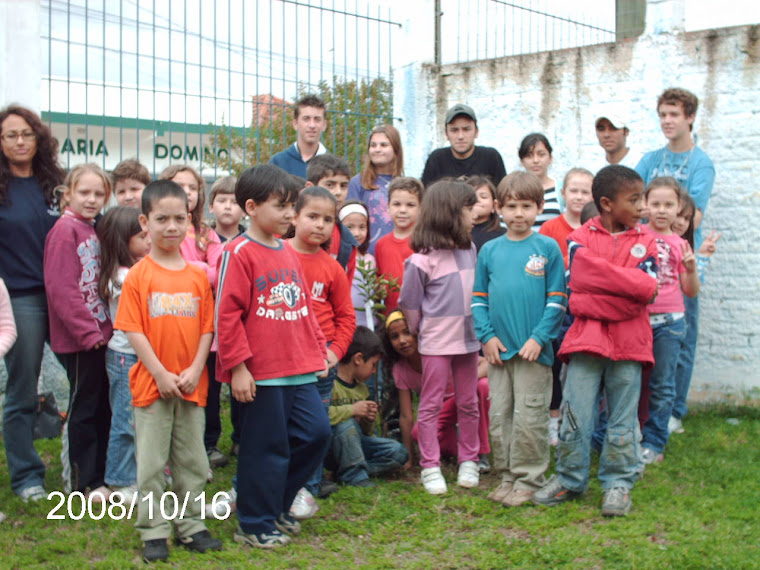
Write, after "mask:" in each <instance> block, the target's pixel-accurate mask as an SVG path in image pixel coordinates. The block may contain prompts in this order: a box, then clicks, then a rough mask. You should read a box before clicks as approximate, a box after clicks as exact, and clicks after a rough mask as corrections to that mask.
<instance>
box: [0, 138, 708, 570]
mask: <svg viewBox="0 0 760 570" xmlns="http://www.w3.org/2000/svg"><path fill="white" fill-rule="evenodd" d="M398 139H399V137H398V132H397V131H396V130H395V129H394V128H393V127H390V126H383V127H378V128H377V129H375V130H374V131H373V132H372V134H371V137H370V142H369V155H368V163H367V165H365V170H364V171H363V172H362V173H361V176H360V177H359V175H357V178H355V179H354V180H351V172H350V170H349V167H348V165H347V164H346V162H345V161H344V160H342V159H340V158H338V157H335V156H332V155H329V154H321V155H318V156H316V157H314V158H313V159H311V160H310V161H309V163H308V168H307V177H306V180H304V179H299V178H298V177H295V176H293V175H290V174H287V173H286V172H285V171H283V170H281V169H280V168H279V167H277V166H274V165H259V166H256V167H253V168H251V169H249V170H247V171H245V172H244V173H243V174H242V175H241V176H240V178H239V179H235V178H233V177H226V178H222V179H220V180H218V181H217V182H216V183H215V184H214V185H213V186H212V188H211V192H210V194H209V211H210V212H211V214H212V215H213V216H214V218H215V222H216V223H215V226H214V227H213V228H212V227H211V226H209V225H207V224H206V223H205V222H204V209H205V201H206V191H205V181H204V179H203V178H202V177H201V176H200V175H199V174H198V173H197V172H196V171H195V170H194V169H192V168H191V167H189V166H184V165H182V166H170V167H168V168H167V169H165V170H164V172H162V173H161V175H160V176H159V180H157V181H151V178H150V175H149V174H148V172H147V170H146V169H145V168H144V167H142V166H141V165H140V164H139V163H137V162H136V161H125V162H124V163H121V164H120V165H119V166H118V167H117V168H116V169H115V170H114V171H113V172H112V174H111V175H110V176H109V175H108V174H106V173H105V172H103V171H102V170H101V169H100V168H99V167H97V166H96V165H93V164H86V165H81V166H77V167H75V168H74V169H72V171H71V172H70V173H69V174H68V176H67V178H66V181H65V183H64V186H63V187H62V188H61V189H60V203H61V204H62V206H63V207H62V210H63V215H62V216H61V218H60V220H59V221H58V222H57V223H56V224H55V226H54V227H53V229H52V230H51V231H50V233H49V234H48V238H47V241H46V244H45V262H44V271H45V282H46V291H47V297H48V303H49V306H50V344H51V348H52V350H53V351H54V352H55V354H56V356H57V357H58V359H59V360H60V362H61V364H62V365H63V366H64V368H65V369H66V373H67V376H68V378H69V381H70V386H71V388H70V404H69V410H68V417H67V421H66V423H65V433H64V437H63V449H62V462H63V467H64V469H63V473H64V486H65V488H66V489H67V491H81V492H83V493H89V494H90V495H92V497H93V500H107V499H108V498H109V495H110V494H111V493H113V492H115V491H119V492H120V493H122V494H123V495H125V496H127V497H130V498H131V496H133V495H134V494H135V493H137V492H138V490H139V493H140V496H141V497H144V496H147V495H148V494H150V493H152V494H153V495H154V496H155V497H157V498H158V497H160V496H161V494H162V493H163V492H164V491H165V489H166V487H167V480H169V478H170V480H171V485H172V490H173V491H174V492H175V493H176V494H177V495H178V496H180V497H182V496H184V495H185V494H187V495H188V496H189V497H191V498H192V497H196V496H198V495H199V494H200V493H201V492H202V491H203V488H204V486H205V484H206V482H207V480H209V478H210V477H211V475H212V472H211V469H210V468H211V467H212V466H213V467H220V466H223V465H224V464H226V462H227V457H226V456H224V455H223V454H222V453H221V452H220V451H219V449H218V447H217V444H218V440H219V437H220V435H221V422H220V416H219V401H220V388H221V385H222V384H223V383H228V384H230V390H231V394H232V400H231V402H232V404H231V411H232V413H231V416H232V424H233V434H232V439H233V451H234V453H235V454H237V456H238V470H237V476H236V477H235V482H234V484H235V487H234V489H233V490H231V492H230V494H231V495H233V500H234V507H235V508H236V510H237V516H238V520H239V527H238V529H237V531H236V533H235V535H234V539H235V540H236V541H238V542H241V543H244V544H248V545H251V546H254V547H260V548H274V547H277V546H281V545H285V544H287V543H288V542H290V540H291V537H292V536H294V535H297V534H298V533H299V532H300V523H299V520H303V519H305V518H309V517H310V516H313V515H314V514H315V512H316V510H317V508H318V507H317V503H316V500H315V497H317V498H319V497H324V496H327V495H328V494H329V493H331V492H333V491H334V490H335V489H336V486H335V482H341V483H344V484H348V485H354V486H358V487H371V486H374V483H373V482H372V480H371V478H372V477H375V476H377V475H380V474H382V473H387V472H390V471H393V470H396V469H403V468H406V469H409V468H411V467H412V465H413V463H414V459H415V455H416V454H415V447H414V445H413V441H415V440H416V441H417V443H418V446H419V464H420V466H421V468H422V471H421V480H422V484H423V486H424V488H425V490H426V491H427V492H429V493H431V494H441V493H445V492H447V483H446V480H445V478H444V476H443V473H442V471H441V458H442V455H444V456H446V455H449V456H455V457H456V460H457V462H458V465H459V467H458V474H457V484H458V485H459V486H461V487H465V488H470V487H475V486H477V485H478V484H479V474H480V473H481V472H484V471H488V470H489V469H490V468H491V465H490V464H489V460H488V455H489V454H490V453H491V452H492V453H493V455H492V461H493V468H494V469H495V470H496V471H497V472H498V473H499V475H500V482H499V485H498V486H497V487H496V488H495V489H493V490H492V492H491V493H490V494H489V495H488V498H489V499H491V500H493V501H496V502H498V503H501V504H503V505H505V506H517V505H521V504H523V503H526V502H528V501H532V502H533V503H536V504H542V505H555V504H558V503H560V502H563V501H565V500H568V499H571V498H573V497H575V496H577V495H579V494H580V493H582V492H583V491H585V489H586V488H587V486H588V477H589V474H588V471H589V463H590V450H591V444H590V442H591V441H592V434H593V432H594V431H595V430H596V431H597V433H598V434H599V433H600V434H601V435H600V437H599V439H600V440H601V445H600V450H601V459H600V467H599V478H600V479H601V481H602V486H603V488H604V491H605V497H604V501H603V506H602V513H603V514H605V515H610V516H612V515H624V514H626V513H627V512H628V510H629V509H630V505H631V502H630V489H631V488H632V487H633V484H634V480H635V479H636V477H637V474H640V473H641V472H642V469H643V465H645V464H650V463H653V462H655V461H658V460H662V453H663V450H664V447H665V445H666V443H667V440H668V435H669V431H672V430H669V429H668V428H669V426H668V424H669V421H670V419H671V415H672V409H673V404H674V398H675V395H674V392H675V381H674V375H675V367H676V361H675V359H674V358H673V357H672V355H673V354H676V353H677V352H678V344H679V342H680V339H681V337H682V336H683V335H684V325H683V322H684V320H683V315H684V311H685V307H684V301H683V297H682V293H683V294H685V295H686V296H688V297H693V296H695V295H696V294H697V293H698V291H699V277H698V273H697V272H698V260H697V257H696V256H695V254H694V252H693V251H692V248H693V243H691V239H692V235H693V229H694V216H695V212H696V208H695V206H694V203H693V201H690V198H689V196H688V194H686V193H684V192H683V190H682V189H681V188H680V187H679V185H678V183H677V182H676V181H675V180H674V179H672V178H669V177H661V178H656V179H654V180H652V181H651V182H650V183H649V185H648V187H647V188H646V189H645V188H644V184H643V182H642V180H641V178H640V177H639V175H638V174H636V172H635V171H633V170H630V169H628V168H625V167H621V166H609V167H606V168H604V169H602V170H601V171H600V172H599V173H598V174H597V175H596V176H594V175H593V174H592V173H591V172H589V171H587V170H584V169H579V168H575V169H572V170H571V171H570V172H568V174H567V176H566V177H565V180H564V184H563V186H562V191H561V196H562V199H563V202H564V206H565V207H564V211H562V212H561V213H560V208H559V200H557V206H556V208H554V207H553V206H552V207H549V205H548V204H547V192H548V191H551V192H554V186H555V185H554V181H553V180H551V179H549V180H544V179H542V176H539V175H537V174H541V173H543V175H544V176H543V178H545V174H546V169H545V168H543V166H541V165H544V166H545V163H546V160H547V159H546V156H544V155H545V154H546V151H548V154H549V160H550V154H551V147H550V146H549V143H548V141H547V140H545V138H543V139H542V138H540V137H537V138H535V140H532V141H528V142H527V143H526V145H527V146H526V148H525V157H526V161H530V160H532V161H534V163H535V164H536V165H538V166H536V168H529V167H527V166H526V168H528V170H530V171H529V172H514V173H512V174H510V175H508V176H506V177H505V178H504V179H503V180H501V181H499V183H498V185H494V183H493V182H492V181H491V180H489V179H488V178H486V177H472V178H470V179H468V180H466V181H460V180H452V179H444V180H441V181H438V182H435V183H433V184H431V185H430V186H429V187H428V188H424V187H423V185H422V183H421V182H420V181H419V180H417V179H414V178H410V177H404V176H400V174H401V172H400V169H399V168H398V165H399V164H400V163H399V159H400V156H399V155H400V143H399V142H398ZM521 153H523V149H521ZM542 153H543V154H542ZM521 158H522V154H521ZM542 168H543V170H542ZM533 171H535V172H533ZM356 180H359V182H355V181H356ZM367 188H369V190H368V189H367ZM378 190H380V191H378ZM112 191H113V193H114V195H115V197H116V200H117V202H118V204H119V205H118V206H115V207H112V208H110V209H108V210H107V211H106V213H105V214H104V215H102V216H101V212H102V211H103V209H104V208H105V207H106V206H107V205H108V202H109V198H110V195H111V192H112ZM347 198H348V200H347ZM594 208H595V209H596V212H595V213H593V214H589V210H590V209H594ZM645 208H646V211H645ZM549 213H550V214H551V215H548V216H547V215H546V214H549ZM542 214H543V217H542ZM244 216H247V218H248V225H247V227H246V226H244V225H241V220H242V219H243V217H244ZM642 218H648V220H649V221H648V223H647V224H646V225H641V224H640V220H641V219H642ZM537 222H539V224H537ZM539 227H540V231H535V230H536V229H537V228H539ZM709 241H710V240H708V242H709ZM710 243H713V244H714V241H712V242H710ZM712 251H714V246H713V248H712V250H709V248H708V249H707V250H705V251H703V253H704V254H705V255H709V254H711V253H712ZM357 260H359V263H358V265H359V267H360V269H359V270H357ZM372 267H376V269H377V273H378V274H380V275H383V276H385V277H387V278H395V279H396V280H397V281H398V283H399V285H400V286H399V287H398V288H397V289H393V288H391V289H389V290H388V291H386V292H385V295H384V296H385V298H384V305H385V308H384V310H383V311H382V312H381V313H380V314H379V313H378V312H377V311H375V306H374V300H373V299H371V298H369V297H368V295H367V291H368V290H369V289H368V287H367V286H366V285H367V283H366V281H367V279H368V277H367V275H368V272H367V271H366V269H367V268H372ZM2 293H3V291H2V290H1V289H0V317H2V316H3V313H2V307H3V302H4V299H3V297H4V295H3V294H2ZM568 307H569V309H570V311H569V312H568V311H567V309H568ZM571 315H572V316H571ZM2 320H3V319H2V318H0V321H2ZM0 325H2V322H0ZM3 330H6V329H3ZM375 330H378V332H377V333H376V332H374V331H375ZM0 337H2V338H0V341H9V340H10V342H12V340H11V332H10V328H7V332H3V333H2V334H1V335H0ZM0 350H1V347H0ZM381 358H382V359H383V362H384V363H385V366H384V367H383V368H382V371H380V370H378V363H379V361H380V360H381ZM381 372H383V373H381ZM642 373H643V377H642ZM563 376H566V379H565V381H564V388H563V384H562V382H561V378H562V377H563ZM368 384H370V385H371V388H373V390H372V391H371V390H370V387H369V386H368ZM388 387H392V388H393V389H394V390H395V391H396V392H397V396H398V403H399V406H398V407H399V410H400V417H399V426H400V441H396V440H395V439H390V438H382V437H377V434H376V431H377V429H376V426H377V422H378V419H379V413H380V406H379V404H378V399H379V398H378V397H377V396H376V395H374V394H372V392H376V393H379V392H382V391H383V390H387V389H388ZM415 394H417V395H418V401H419V403H418V411H417V422H416V425H415V421H414V407H413V402H414V399H415ZM560 402H562V407H561V416H562V417H561V424H560V405H559V404H560ZM605 421H606V427H605V424H604V422H605ZM671 427H672V426H671ZM489 434H490V441H489ZM550 444H551V445H558V451H557V474H556V475H555V476H553V477H552V478H551V479H549V480H548V481H547V480H546V479H545V472H546V470H547V468H548V465H549V449H550ZM324 467H327V469H328V470H329V471H332V472H333V474H334V477H333V479H334V480H333V481H330V480H328V479H327V478H325V476H324ZM137 511H138V520H137V527H138V530H139V531H140V534H141V537H142V540H143V541H144V547H143V557H144V558H145V560H147V561H155V560H165V559H167V558H168V556H169V550H168V538H169V537H170V535H171V533H172V528H171V523H170V521H168V520H165V519H163V518H162V517H161V516H159V514H158V513H157V512H153V513H152V515H151V513H150V512H149V509H148V505H147V504H146V503H144V502H143V501H140V502H138V508H137ZM174 533H175V536H176V540H177V542H178V544H181V545H184V546H185V547H188V548H190V549H193V550H195V551H198V552H205V551H207V550H218V549H220V548H221V547H222V543H221V541H220V540H218V539H216V538H214V537H212V536H211V534H210V533H209V532H208V530H207V529H206V527H205V523H204V521H203V516H202V512H201V504H200V503H199V502H197V501H193V500H190V501H189V502H188V508H187V511H186V513H185V516H184V517H183V518H182V519H180V520H177V521H175V530H174Z"/></svg>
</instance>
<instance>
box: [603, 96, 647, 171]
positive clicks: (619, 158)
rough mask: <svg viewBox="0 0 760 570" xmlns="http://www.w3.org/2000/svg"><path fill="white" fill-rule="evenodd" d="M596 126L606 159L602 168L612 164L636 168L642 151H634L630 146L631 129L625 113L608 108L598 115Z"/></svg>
mask: <svg viewBox="0 0 760 570" xmlns="http://www.w3.org/2000/svg"><path fill="white" fill-rule="evenodd" d="M595 126H596V138H598V139H599V146H601V147H602V148H603V149H604V154H605V159H606V163H605V164H602V165H601V166H600V168H601V167H603V166H609V165H610V164H620V165H621V166H627V167H628V168H635V167H636V165H637V164H638V162H639V159H641V153H640V152H633V151H631V149H630V148H629V147H628V133H629V130H628V120H627V119H626V118H625V115H624V114H623V113H622V112H620V111H619V110H617V109H609V110H606V111H604V112H603V113H602V114H600V115H598V116H597V119H596V123H595Z"/></svg>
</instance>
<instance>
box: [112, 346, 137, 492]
mask: <svg viewBox="0 0 760 570" xmlns="http://www.w3.org/2000/svg"><path fill="white" fill-rule="evenodd" d="M136 363H137V356H136V355H134V354H128V353H125V352H116V351H115V350H111V349H110V348H109V349H106V372H107V373H108V383H109V384H110V386H111V387H110V390H109V392H108V400H109V402H110V403H111V431H110V433H109V436H108V454H107V455H106V483H107V484H108V485H115V486H116V487H126V486H128V485H136V484H137V463H135V415H134V411H133V408H132V392H131V391H130V389H129V369H130V368H132V366H133V365H134V364H136Z"/></svg>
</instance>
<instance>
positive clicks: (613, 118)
mask: <svg viewBox="0 0 760 570" xmlns="http://www.w3.org/2000/svg"><path fill="white" fill-rule="evenodd" d="M602 119H607V120H608V121H609V122H610V123H611V124H612V126H613V127H614V128H616V129H625V128H628V121H627V120H626V118H625V115H624V114H623V113H621V112H620V111H614V110H612V111H607V112H605V113H602V114H600V115H599V116H598V117H597V118H596V121H595V122H594V127H596V126H597V125H599V121H601V120H602Z"/></svg>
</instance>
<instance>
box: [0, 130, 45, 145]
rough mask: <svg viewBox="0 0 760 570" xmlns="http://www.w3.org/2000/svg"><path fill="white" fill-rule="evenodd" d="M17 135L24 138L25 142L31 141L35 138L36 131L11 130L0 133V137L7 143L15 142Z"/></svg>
mask: <svg viewBox="0 0 760 570" xmlns="http://www.w3.org/2000/svg"><path fill="white" fill-rule="evenodd" d="M19 137H21V138H22V139H24V141H25V142H31V141H33V140H34V139H36V138H37V133H35V132H34V131H24V132H22V133H17V132H15V131H11V132H9V133H3V134H2V135H0V138H2V139H3V140H4V141H5V142H7V143H12V142H16V141H17V140H18V138H19Z"/></svg>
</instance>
